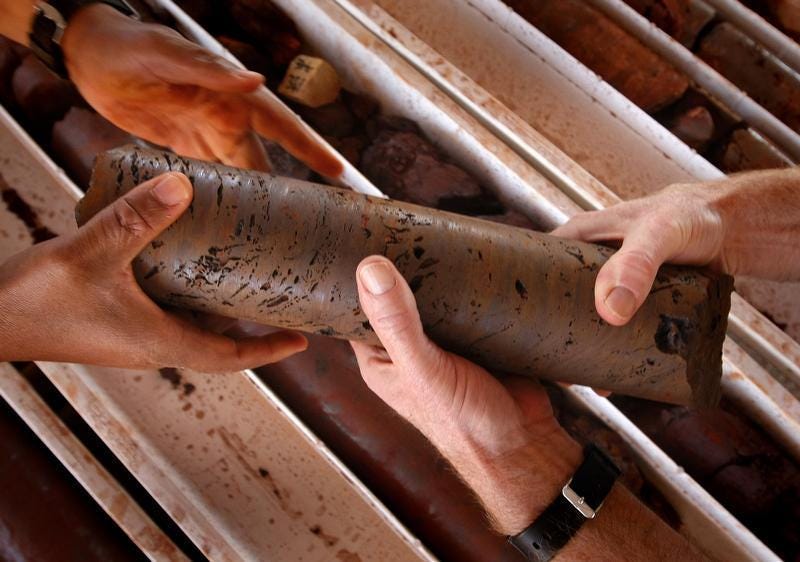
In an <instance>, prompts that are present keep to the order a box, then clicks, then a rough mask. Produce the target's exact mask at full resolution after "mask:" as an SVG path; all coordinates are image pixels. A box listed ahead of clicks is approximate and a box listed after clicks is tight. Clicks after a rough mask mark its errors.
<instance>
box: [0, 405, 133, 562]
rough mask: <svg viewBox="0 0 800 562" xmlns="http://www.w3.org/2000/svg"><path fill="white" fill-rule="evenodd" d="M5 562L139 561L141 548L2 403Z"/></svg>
mask: <svg viewBox="0 0 800 562" xmlns="http://www.w3.org/2000/svg"><path fill="white" fill-rule="evenodd" d="M0 487H2V490H3V493H2V494H0V559H2V560H42V561H45V560H81V561H84V562H95V561H97V562H105V561H108V560H115V561H116V560H119V561H121V562H127V561H139V560H141V559H142V555H141V553H140V551H139V549H138V548H137V547H136V545H134V544H133V543H132V542H131V541H130V539H129V538H128V537H127V536H126V535H125V533H123V532H122V531H121V530H120V528H119V527H118V526H117V525H116V524H115V523H114V522H113V521H112V520H111V519H110V518H109V517H108V516H107V515H106V514H105V512H103V510H102V509H101V508H100V507H99V506H98V505H97V504H96V503H95V501H94V500H93V499H92V497H91V496H89V495H88V494H87V493H86V491H85V490H84V489H83V488H82V487H81V485H80V484H79V483H78V482H77V481H76V480H75V479H74V478H73V477H72V475H71V474H70V473H69V472H68V471H67V470H66V469H65V468H64V466H63V465H62V464H61V463H60V462H59V461H58V459H56V458H55V457H54V456H53V455H52V454H51V453H50V451H48V450H47V448H46V447H45V446H44V445H43V444H42V443H41V441H39V438H38V437H37V436H36V435H34V434H33V433H32V432H31V431H30V430H29V429H28V427H27V426H26V425H25V423H23V422H22V420H20V419H19V418H18V417H17V415H16V414H15V413H14V412H13V410H12V409H11V408H10V407H8V405H6V404H5V402H3V401H0Z"/></svg>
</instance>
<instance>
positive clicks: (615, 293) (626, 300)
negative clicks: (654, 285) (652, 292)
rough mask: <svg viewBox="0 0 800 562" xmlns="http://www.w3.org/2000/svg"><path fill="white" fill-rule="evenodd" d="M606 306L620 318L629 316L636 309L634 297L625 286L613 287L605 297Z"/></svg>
mask: <svg viewBox="0 0 800 562" xmlns="http://www.w3.org/2000/svg"><path fill="white" fill-rule="evenodd" d="M606 306H607V307H608V308H610V309H611V311H612V312H613V313H614V314H616V315H617V316H619V317H621V318H630V317H631V316H633V313H634V312H635V311H636V297H635V296H634V295H633V293H632V292H631V291H630V290H629V289H626V288H625V287H614V289H612V291H611V292H610V293H608V296H607V297H606Z"/></svg>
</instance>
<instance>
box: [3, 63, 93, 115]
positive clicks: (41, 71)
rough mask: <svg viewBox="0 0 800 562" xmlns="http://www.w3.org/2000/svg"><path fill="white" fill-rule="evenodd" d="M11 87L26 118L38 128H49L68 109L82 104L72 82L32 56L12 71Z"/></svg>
mask: <svg viewBox="0 0 800 562" xmlns="http://www.w3.org/2000/svg"><path fill="white" fill-rule="evenodd" d="M12 87H13V91H14V97H15V99H16V101H17V104H18V105H19V107H20V109H21V110H22V112H23V113H24V115H25V117H26V118H27V119H28V120H29V121H30V122H31V123H33V124H35V125H36V126H38V127H49V126H50V125H52V123H54V122H55V121H57V120H59V119H61V118H62V117H63V116H64V114H65V113H66V112H67V111H68V110H69V108H70V107H72V106H73V105H79V104H80V103H81V97H80V94H79V93H78V90H77V89H76V88H75V86H74V85H73V84H72V82H70V81H69V80H64V79H63V78H59V77H58V76H57V75H56V74H55V73H54V72H52V71H51V70H50V69H49V68H47V67H46V66H45V65H44V63H43V62H41V61H40V60H39V59H38V58H36V57H35V56H34V55H33V54H29V55H28V56H26V57H25V58H24V59H23V60H22V63H21V64H20V65H19V66H18V67H17V69H16V70H15V71H14V75H13V77H12Z"/></svg>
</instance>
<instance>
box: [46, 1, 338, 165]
mask: <svg viewBox="0 0 800 562" xmlns="http://www.w3.org/2000/svg"><path fill="white" fill-rule="evenodd" d="M62 48H63V51H64V58H65V63H66V66H67V69H68V71H69V74H70V78H71V79H72V80H73V81H74V82H75V84H76V86H77V87H78V89H79V90H80V92H81V94H82V95H83V96H84V97H85V98H86V100H87V101H88V102H89V103H90V104H91V105H92V106H93V107H94V108H95V109H96V110H97V111H98V112H99V113H100V114H101V115H103V116H104V117H106V118H107V119H108V120H110V121H111V122H112V123H114V124H115V125H117V126H118V127H120V128H122V129H125V130H126V131H129V132H131V133H133V134H135V135H137V136H139V137H141V138H143V139H145V140H147V141H150V142H153V143H156V144H159V145H163V146H168V147H170V148H171V149H172V150H173V151H175V152H177V153H178V154H181V155H184V156H188V157H192V158H200V159H203V160H212V161H213V160H217V161H220V162H222V163H223V164H228V165H231V166H237V167H240V168H248V169H255V170H264V171H268V170H269V163H268V162H269V161H268V159H267V155H266V153H265V151H264V148H263V147H262V145H261V142H260V140H259V139H258V134H261V135H263V136H264V137H266V138H268V139H271V140H274V141H276V142H278V143H279V144H280V145H281V146H283V148H285V149H286V150H287V151H288V152H290V153H292V154H293V155H294V156H296V157H297V158H299V159H300V160H303V161H304V162H305V163H306V164H308V165H309V166H310V167H311V168H313V169H314V170H316V171H317V172H319V173H320V174H322V175H323V176H327V177H331V178H334V177H337V176H339V175H340V174H341V173H342V169H343V168H342V164H341V163H340V162H339V160H338V159H337V158H336V157H335V156H334V155H333V154H332V153H331V152H330V151H328V150H327V149H325V148H323V147H322V146H320V144H319V143H318V142H317V141H316V140H315V139H314V138H313V136H312V135H311V134H310V133H309V132H308V131H307V130H306V128H304V127H303V126H302V124H301V122H300V121H299V119H298V118H297V117H295V116H294V115H293V114H292V113H291V112H290V111H289V110H288V109H286V108H285V107H284V106H282V105H281V104H280V102H279V101H278V100H277V98H275V97H274V96H272V95H271V94H270V93H269V92H268V91H267V90H266V88H264V87H263V86H262V84H263V81H264V77H263V76H261V75H260V74H257V73H255V72H249V71H245V70H240V69H237V68H235V67H234V66H233V65H232V64H231V63H229V62H228V61H226V60H225V59H223V58H222V57H219V56H216V55H213V54H211V53H210V52H208V51H206V50H205V49H203V48H202V47H200V46H198V45H196V44H194V43H192V42H190V41H188V40H186V39H184V38H183V37H182V36H181V35H180V34H179V33H178V32H176V31H174V30H172V29H170V28H168V27H166V26H163V25H155V24H145V23H140V22H137V21H134V20H132V19H131V18H128V17H126V16H124V15H123V14H121V13H119V12H118V11H117V10H115V9H114V8H112V7H110V6H107V5H104V4H99V3H98V4H92V5H89V6H86V7H84V8H82V9H81V10H79V11H78V12H77V13H76V14H75V15H74V16H72V18H71V19H70V21H69V24H68V25H67V29H66V31H65V33H64V38H63V40H62Z"/></svg>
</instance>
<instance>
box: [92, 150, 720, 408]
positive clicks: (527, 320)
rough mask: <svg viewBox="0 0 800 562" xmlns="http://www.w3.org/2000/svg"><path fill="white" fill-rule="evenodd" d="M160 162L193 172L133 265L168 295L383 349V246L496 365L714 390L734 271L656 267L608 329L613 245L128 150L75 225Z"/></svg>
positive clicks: (701, 401) (691, 395)
mask: <svg viewBox="0 0 800 562" xmlns="http://www.w3.org/2000/svg"><path fill="white" fill-rule="evenodd" d="M167 171H178V172H182V173H184V174H186V175H187V176H188V177H189V179H190V180H191V181H192V183H193V184H194V190H195V194H194V200H193V202H192V205H191V207H190V208H189V210H188V211H187V212H186V213H185V214H184V216H182V217H181V218H180V219H179V220H178V221H177V222H176V223H175V224H174V225H172V226H171V227H170V228H169V229H167V231H165V232H164V233H163V234H162V235H161V236H160V237H159V238H158V240H157V241H155V242H154V243H153V244H151V245H150V247H148V248H147V250H145V251H144V252H143V253H142V254H141V255H140V256H139V257H138V258H137V260H136V261H135V263H134V270H135V273H136V276H137V279H138V280H139V282H140V283H141V285H142V287H143V288H144V290H145V291H146V292H147V293H148V294H149V295H151V296H152V297H153V298H154V299H156V300H158V301H160V302H162V303H165V304H168V305H173V306H179V307H186V308H191V309H195V310H201V311H207V312H213V313H217V314H221V315H225V316H230V317H236V318H244V319H249V320H254V321H257V322H262V323H264V324H270V325H273V326H279V327H282V328H291V329H296V330H301V331H305V332H312V333H317V334H323V335H328V336H335V337H339V338H345V339H351V340H361V341H366V342H369V343H372V344H378V343H379V342H378V339H377V337H376V336H375V334H374V332H373V331H372V329H371V327H370V325H369V323H368V322H367V320H366V317H365V316H364V314H363V313H362V311H361V309H360V307H359V302H358V292H357V290H356V283H355V278H354V274H355V270H356V266H357V265H358V263H359V262H360V261H361V260H362V259H363V258H365V257H367V256H369V255H373V254H382V255H384V256H386V257H388V258H389V259H390V260H392V261H393V262H394V263H395V264H396V266H397V268H398V269H399V271H400V272H401V273H402V274H403V275H404V276H405V278H406V279H407V280H408V282H409V284H410V286H411V289H412V290H413V291H414V293H415V296H416V299H417V303H418V306H419V310H420V316H421V318H422V322H423V325H424V327H425V330H426V333H427V334H428V335H429V336H430V337H431V338H432V339H433V340H434V341H435V342H437V343H438V344H439V345H441V346H442V347H444V348H445V349H448V350H450V351H453V352H455V353H458V354H460V355H463V356H465V357H468V358H470V359H472V360H474V361H476V362H478V363H479V364H481V365H484V366H486V367H487V368H488V369H490V370H492V371H504V372H510V373H517V374H521V375H527V376H536V377H541V378H546V379H551V380H558V381H564V382H570V383H579V384H585V385H589V386H593V387H596V388H603V389H608V390H611V391H613V392H617V393H620V394H629V395H633V396H639V397H645V398H650V399H653V400H661V401H665V402H672V403H678V404H691V405H710V404H713V403H715V402H716V400H717V399H718V396H719V380H720V376H721V356H722V342H723V339H724V337H725V327H726V318H727V314H728V309H729V306H730V292H731V289H732V279H730V278H729V277H727V276H715V275H711V274H707V273H704V272H701V271H699V270H695V269H688V268H666V267H665V268H662V270H661V272H660V273H659V275H658V278H657V280H656V283H655V285H654V289H653V291H652V293H651V294H650V296H649V297H648V299H647V300H646V301H645V303H644V305H643V306H642V308H641V310H640V311H639V312H638V313H637V314H636V315H635V317H634V318H633V320H632V321H631V322H630V323H629V324H628V325H627V326H625V327H622V328H617V327H612V326H609V325H608V324H606V323H605V322H603V321H602V320H601V319H600V318H599V316H598V315H597V313H596V311H595V308H594V282H595V277H596V275H597V271H598V269H599V268H600V265H601V264H602V263H603V262H604V261H605V260H606V259H607V258H608V257H609V256H610V255H611V254H612V252H613V251H612V250H610V249H608V248H604V247H602V246H597V245H594V244H585V243H579V242H574V241H568V240H563V239H560V238H555V237H552V236H548V235H545V234H540V233H536V232H531V231H528V230H524V229H520V228H515V227H510V226H507V225H503V224H496V223H491V222H488V221H483V220H479V219H474V218H470V217H464V216H460V215H454V214H451V213H446V212H443V211H438V210H434V209H428V208H425V207H419V206H416V205H411V204H408V203H401V202H397V201H391V200H384V199H376V198H371V197H367V196H364V195H361V194H357V193H354V192H351V191H346V190H341V189H335V188H330V187H325V186H319V185H315V184H311V183H308V182H302V181H298V180H291V179H287V178H276V177H274V176H270V175H269V174H264V173H259V172H252V171H245V170H237V169H235V168H230V167H227V166H222V165H217V164H212V163H207V162H200V161H195V160H189V159H184V158H180V157H178V156H175V155H174V154H170V153H166V152H161V151H155V150H145V149H142V148H139V147H134V146H128V147H122V148H119V149H115V150H113V151H110V152H107V153H104V154H102V155H100V156H98V159H97V162H96V164H95V170H94V174H93V177H92V183H91V187H90V189H89V192H88V193H87V195H86V196H85V197H84V199H83V200H82V201H81V203H80V204H79V206H78V211H77V215H78V222H79V223H81V224H82V223H84V222H86V221H87V220H88V219H89V218H90V217H91V216H93V215H94V214H95V213H96V212H97V211H99V210H100V209H102V208H103V207H104V206H106V205H108V204H109V203H110V202H112V201H113V200H114V199H116V198H117V197H119V196H121V195H123V194H124V193H125V192H127V191H128V190H130V189H131V188H132V187H134V186H135V185H137V184H138V183H140V182H143V181H145V180H147V179H149V178H152V177H154V176H157V175H159V174H162V173H164V172H167Z"/></svg>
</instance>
